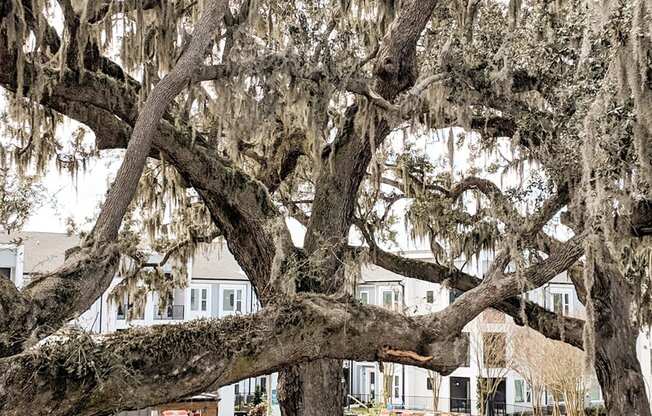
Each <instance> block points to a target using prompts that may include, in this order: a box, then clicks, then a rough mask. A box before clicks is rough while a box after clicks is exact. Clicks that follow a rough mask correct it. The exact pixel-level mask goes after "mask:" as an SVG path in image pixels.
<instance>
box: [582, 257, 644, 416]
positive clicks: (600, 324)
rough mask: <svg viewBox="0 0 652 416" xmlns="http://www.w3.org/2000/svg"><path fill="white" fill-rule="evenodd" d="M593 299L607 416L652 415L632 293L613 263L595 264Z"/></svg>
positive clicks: (598, 368) (597, 361) (597, 357)
mask: <svg viewBox="0 0 652 416" xmlns="http://www.w3.org/2000/svg"><path fill="white" fill-rule="evenodd" d="M605 254H606V251H605ZM606 255H607V256H608V254H606ZM607 258H608V259H610V257H607ZM607 261H608V260H607ZM591 298H592V300H593V308H594V316H595V319H594V325H593V332H594V345H595V360H594V361H595V370H596V373H597V376H598V380H599V381H600V386H601V387H602V394H603V396H604V402H605V407H606V408H607V413H608V414H609V416H621V415H632V416H650V406H649V401H648V397H647V389H646V385H645V379H644V378H643V373H642V372H641V364H640V363H639V361H638V356H637V354H636V340H637V339H638V336H639V334H640V328H639V325H638V324H637V323H636V322H635V321H634V320H633V313H632V305H633V292H632V288H631V287H629V285H628V284H627V282H626V281H625V278H624V276H622V275H621V273H620V272H619V271H618V270H617V269H616V268H615V265H614V264H613V263H611V264H609V265H607V266H601V265H598V264H596V269H595V273H594V279H593V286H592V287H591Z"/></svg>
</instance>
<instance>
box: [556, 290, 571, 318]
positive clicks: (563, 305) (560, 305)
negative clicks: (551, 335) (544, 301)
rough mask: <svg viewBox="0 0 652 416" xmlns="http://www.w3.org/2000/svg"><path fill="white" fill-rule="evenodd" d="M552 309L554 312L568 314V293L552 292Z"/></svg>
mask: <svg viewBox="0 0 652 416" xmlns="http://www.w3.org/2000/svg"><path fill="white" fill-rule="evenodd" d="M552 310H553V311H554V312H555V313H560V314H562V315H568V314H569V313H570V294H569V293H553V294H552Z"/></svg>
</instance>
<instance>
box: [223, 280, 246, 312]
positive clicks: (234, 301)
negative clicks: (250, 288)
mask: <svg viewBox="0 0 652 416" xmlns="http://www.w3.org/2000/svg"><path fill="white" fill-rule="evenodd" d="M245 305H246V302H245V287H244V286H243V285H222V286H220V317H222V316H229V315H240V314H242V313H244V312H245Z"/></svg>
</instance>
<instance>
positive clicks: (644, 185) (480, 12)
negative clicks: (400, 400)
mask: <svg viewBox="0 0 652 416" xmlns="http://www.w3.org/2000/svg"><path fill="white" fill-rule="evenodd" d="M0 19H1V23H0V85H2V87H3V88H4V89H5V90H6V92H7V94H6V104H5V105H4V108H5V114H3V115H2V117H1V118H0V120H2V124H1V126H2V129H3V138H2V147H1V148H0V150H1V153H0V162H1V163H2V166H3V169H4V170H3V172H5V171H7V172H11V174H12V175H17V176H18V177H21V178H24V179H22V180H23V182H21V183H20V184H19V185H18V187H19V188H21V189H23V188H25V187H27V188H25V191H20V192H19V193H17V192H15V191H14V190H12V189H13V188H11V187H15V185H12V184H8V182H7V181H6V180H5V181H3V191H2V192H0V197H2V199H1V200H0V201H4V202H2V205H0V220H2V221H3V222H5V223H6V224H13V225H12V226H19V225H20V223H21V222H22V221H23V219H24V217H25V212H28V211H29V201H30V198H31V195H30V193H29V192H31V191H30V190H31V189H33V188H31V187H30V185H31V183H32V182H33V181H34V179H33V177H34V176H36V177H38V176H42V175H45V174H46V173H47V169H48V167H51V166H53V165H54V166H56V167H57V168H59V169H63V170H67V171H69V172H71V173H72V174H74V173H75V172H77V171H78V170H79V169H84V166H85V164H86V162H87V160H88V159H89V158H92V157H97V156H98V152H99V154H100V155H101V153H102V151H104V150H108V149H125V151H124V156H123V162H122V165H121V167H120V170H119V171H118V173H117V176H116V178H115V180H114V182H113V184H112V186H111V188H110V190H109V192H108V193H107V195H106V199H105V201H104V203H103V205H102V208H101V210H100V212H99V215H98V217H97V219H96V222H95V225H94V227H93V229H92V230H91V231H90V232H88V233H86V234H85V235H84V238H83V240H82V243H81V244H80V247H79V248H78V249H76V250H73V251H71V252H70V253H68V257H67V259H66V262H65V264H64V265H62V267H61V268H59V269H57V270H53V271H52V272H51V273H48V274H45V275H43V276H41V277H39V278H38V279H36V280H35V281H33V282H32V283H30V284H29V285H28V286H27V287H25V288H22V289H18V288H16V287H15V286H13V284H12V283H11V282H8V281H4V280H0V357H2V358H0V370H1V371H0V409H2V412H3V414H8V415H13V414H20V412H21V411H22V410H23V409H24V408H25V406H27V404H28V403H29V404H30V405H31V406H37V407H39V409H42V410H39V411H41V412H42V414H53V415H69V414H73V413H74V414H80V415H87V414H88V415H94V414H107V413H110V412H112V411H115V410H120V409H130V408H137V407H143V406H147V405H151V404H156V403H161V402H165V401H169V400H172V399H175V398H178V397H180V396H184V395H188V394H192V393H196V392H201V391H204V390H206V389H208V388H212V387H216V386H221V385H225V384H229V383H232V382H234V381H237V380H239V379H242V378H246V377H251V376H255V375H259V374H265V373H270V372H273V371H279V372H280V384H281V390H280V399H281V406H282V410H283V412H284V414H285V415H320V414H324V415H333V414H339V413H341V409H342V406H341V405H342V397H341V392H339V391H340V389H339V383H340V380H339V374H340V372H341V361H340V360H343V359H357V360H370V361H374V360H382V361H387V362H398V363H404V364H410V365H417V366H421V367H424V368H427V369H431V370H436V371H438V372H440V373H442V374H447V373H450V372H451V371H453V370H454V369H455V368H456V367H457V366H458V365H460V364H461V362H462V360H463V356H464V353H463V352H464V351H466V347H467V346H466V342H467V341H466V340H465V338H464V337H462V335H461V330H462V328H463V327H464V325H465V324H467V323H468V322H469V321H471V320H472V319H474V318H475V317H476V316H477V315H478V314H480V313H481V312H482V311H484V310H485V309H487V308H496V309H498V310H500V311H503V312H505V313H507V314H509V315H510V316H511V317H512V318H513V319H514V321H515V322H516V323H517V324H519V325H527V326H529V327H531V328H532V329H534V330H536V331H539V332H541V333H542V334H543V335H545V336H546V337H549V338H552V339H555V340H561V341H564V342H566V343H568V344H570V345H573V346H575V347H579V348H584V349H585V351H586V353H587V357H588V360H590V361H591V363H592V364H593V365H594V366H595V368H596V372H597V375H598V379H599V381H600V384H601V386H602V389H603V392H604V397H605V402H606V405H607V408H608V410H609V412H610V415H622V414H630V415H634V414H635V415H649V414H650V408H649V403H648V400H647V397H646V393H645V385H644V382H643V378H642V374H641V369H640V364H639V363H638V361H637V359H636V337H637V335H638V333H639V330H640V328H641V327H642V326H643V325H647V324H648V323H649V320H650V316H651V315H650V309H649V298H650V286H649V281H650V280H649V274H650V270H649V264H648V263H649V261H650V260H649V259H650V250H649V245H648V244H647V239H648V238H649V237H646V235H647V234H648V233H649V232H650V224H651V223H652V210H650V208H649V204H650V202H649V198H650V195H649V193H650V184H651V183H652V158H651V157H650V156H651V155H650V153H649V152H650V150H649V149H650V146H649V143H648V141H649V140H650V133H651V132H652V113H651V111H652V105H651V104H652V91H651V88H652V53H651V52H650V42H651V41H652V39H651V33H652V10H650V6H649V5H648V2H646V1H645V0H632V1H625V0H604V1H600V2H592V1H585V0H554V1H552V0H527V1H522V0H511V1H509V3H505V2H502V1H498V0H451V1H438V0H338V1H334V0H333V1H331V0H321V1H318V2H305V1H286V2H276V1H271V0H241V1H226V0H200V1H190V0H174V1H157V0H124V1H120V0H101V1H85V0H78V1H73V0H58V1H51V0H4V1H2V2H0ZM66 120H74V121H76V122H78V123H79V125H80V127H79V129H78V130H76V131H75V132H74V133H72V134H71V131H70V129H68V130H65V132H64V134H62V128H61V126H62V123H63V122H64V121H66ZM91 132H92V136H93V137H94V140H90V142H92V143H89V140H88V139H87V133H88V134H89V133H91ZM435 135H436V136H437V137H440V139H439V140H438V141H437V143H438V145H439V146H441V149H442V150H441V152H440V154H441V155H442V158H441V159H439V160H433V159H432V158H431V157H428V155H427V154H426V153H425V152H423V151H420V150H419V146H418V145H417V142H418V140H419V139H420V138H423V137H433V136H435ZM89 136H90V134H89ZM461 152H466V153H468V155H467V156H466V162H465V163H462V164H459V163H455V160H456V157H457V158H459V157H460V155H459V153H461ZM501 174H502V175H503V176H510V175H511V177H514V176H516V177H517V178H519V179H520V180H518V181H516V183H512V184H508V185H506V186H501V184H500V183H497V180H496V178H497V177H500V175H501ZM5 177H6V175H4V174H3V178H5ZM15 194H17V195H15ZM5 195H11V198H6V197H5ZM398 205H401V206H402V207H404V209H402V210H395V209H393V207H396V206H398ZM5 211H6V213H5ZM399 211H400V212H399ZM289 217H292V218H294V219H296V220H297V221H298V222H299V223H301V224H303V226H304V227H305V239H304V244H303V246H302V247H297V246H295V245H294V244H293V242H292V239H291V235H290V231H289V229H288V227H287V225H286V220H287V218H289ZM559 221H560V222H561V223H563V225H564V227H566V229H567V230H568V231H567V234H568V236H569V238H562V239H560V238H558V237H559V235H558V234H556V233H555V232H554V230H551V227H550V224H552V223H555V222H559ZM397 222H402V223H403V224H404V225H405V228H406V232H407V234H408V235H409V236H410V237H411V238H413V239H422V240H425V241H428V242H429V244H430V248H431V250H432V252H433V256H434V258H435V261H434V262H425V261H420V260H415V259H408V258H405V257H401V256H400V255H398V254H396V253H391V252H390V251H389V250H387V247H388V244H390V243H391V242H392V240H393V239H394V238H395V231H396V224H397ZM143 235H145V236H147V237H146V240H147V243H148V244H149V245H151V246H152V248H153V249H155V250H157V251H159V252H161V253H164V254H165V255H164V261H163V262H170V263H172V264H173V279H172V280H171V281H170V280H166V278H165V276H164V274H163V273H162V271H161V266H162V264H161V263H158V264H150V263H148V262H147V256H146V254H145V253H143V252H141V250H140V249H139V245H140V243H141V242H142V241H141V240H143V237H142V236H143ZM354 235H358V236H360V238H361V240H362V241H363V243H362V244H361V245H351V244H350V241H352V240H354V238H352V236H354ZM215 238H221V239H223V241H224V242H225V244H226V245H227V247H228V249H229V250H230V251H231V253H232V254H233V255H234V257H235V258H236V260H237V261H238V263H239V265H240V267H241V268H242V270H243V271H244V272H245V273H246V275H247V277H248V278H249V280H250V281H251V282H252V285H253V286H254V288H255V290H256V294H257V296H258V298H259V300H260V302H261V304H262V309H261V311H260V312H258V313H256V314H254V315H251V316H247V317H235V318H228V319H225V320H215V321H206V322H189V323H184V324H182V325H175V326H173V327H170V328H155V329H147V330H136V329H134V330H129V331H126V332H124V333H120V334H114V335H106V336H102V337H91V336H87V335H84V334H70V333H64V332H60V329H61V328H62V327H64V325H65V324H66V323H67V322H68V321H70V320H71V319H73V318H75V317H77V316H79V315H80V314H81V313H83V312H84V311H85V310H86V309H88V307H90V305H92V303H93V302H94V301H95V300H96V299H97V298H98V297H99V296H100V295H101V294H102V293H103V292H104V291H106V290H107V288H108V287H109V284H110V282H111V280H112V279H113V276H114V275H115V274H116V273H117V272H119V273H120V276H123V277H124V281H123V283H122V284H121V285H120V286H119V287H118V291H129V290H132V291H133V290H135V288H137V287H145V288H146V290H157V291H169V290H172V288H173V287H175V286H178V285H183V284H185V282H186V280H187V279H186V273H187V272H186V270H185V266H184V265H185V264H186V260H187V259H188V258H189V256H191V255H192V254H193V253H194V252H195V250H198V249H201V248H202V245H203V243H206V242H210V241H212V240H214V239H215ZM483 251H485V252H486V251H490V252H492V253H494V260H493V262H492V264H491V267H490V269H489V271H488V272H487V273H486V275H485V276H484V278H483V279H479V278H477V277H475V276H472V275H470V274H468V273H465V272H464V271H462V270H461V269H458V267H456V261H459V260H462V261H468V260H469V259H471V258H473V257H474V256H477V255H479V253H481V252H483ZM363 263H373V264H375V265H377V266H379V267H382V268H385V269H387V270H390V271H393V272H395V273H398V274H400V275H403V276H405V277H407V278H413V279H421V280H424V281H428V282H434V283H441V284H443V285H445V286H447V287H449V288H451V289H456V290H459V291H463V292H464V294H463V295H461V296H460V297H459V298H458V299H456V301H455V302H453V303H452V304H451V305H449V306H448V307H446V308H445V309H443V310H441V311H439V312H436V313H431V314H428V315H425V316H420V317H405V316H402V315H400V314H398V313H396V312H392V311H381V310H378V309H377V308H374V307H370V306H364V305H360V304H359V303H358V302H357V301H355V300H354V299H353V298H352V297H351V293H352V290H353V287H354V282H355V277H356V276H357V273H358V272H359V267H360V264H363ZM577 266H579V268H580V269H582V270H583V272H581V273H576V272H575V269H577V268H578V267H577ZM565 271H572V272H570V273H569V276H571V278H572V279H573V283H574V285H575V287H576V290H577V292H578V294H579V296H580V299H581V300H582V302H583V303H584V304H585V305H586V307H587V319H586V320H585V321H584V320H580V319H576V318H571V317H564V316H558V315H557V314H555V313H553V312H550V311H547V310H545V309H543V308H542V307H540V306H539V305H537V304H535V303H533V302H530V301H527V300H526V299H525V298H524V297H523V296H521V294H523V293H524V292H526V291H528V290H531V289H533V288H537V287H540V286H542V285H544V284H545V283H547V282H548V281H550V279H552V278H553V277H554V276H556V275H558V274H560V273H563V272H565ZM118 295H119V294H118ZM344 328H347V330H346V334H347V335H346V337H348V338H347V340H345V339H342V337H339V336H333V334H339V333H340V332H342V331H344ZM196 340H206V341H208V342H195V341H196ZM190 343H192V344H193V345H206V346H207V347H206V349H205V350H204V351H199V352H197V351H195V350H190V349H183V348H180V347H179V346H180V345H181V346H182V345H188V344H190ZM209 345H210V347H208V346H209ZM71 355H73V356H78V357H83V358H80V359H79V360H75V362H73V363H71V361H70V360H69V359H68V357H70V356H71ZM163 376H165V377H163ZM311 377H319V378H320V379H323V380H324V383H322V384H320V385H319V386H316V385H314V383H308V382H306V381H307V380H309V379H310V378H311ZM338 392H339V393H338ZM317 403H318V404H319V405H318V406H317Z"/></svg>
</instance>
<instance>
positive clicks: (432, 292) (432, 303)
mask: <svg viewBox="0 0 652 416" xmlns="http://www.w3.org/2000/svg"><path fill="white" fill-rule="evenodd" d="M428 294H432V302H428ZM426 303H427V304H428V305H434V304H435V291H434V290H426Z"/></svg>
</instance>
